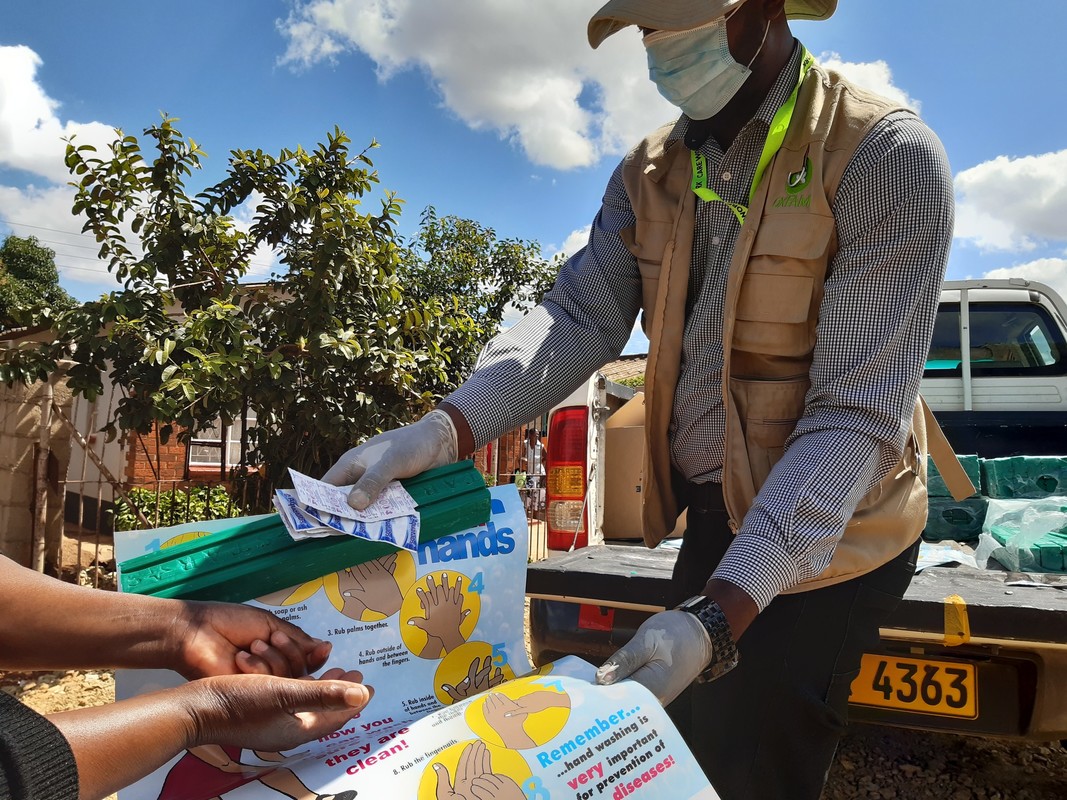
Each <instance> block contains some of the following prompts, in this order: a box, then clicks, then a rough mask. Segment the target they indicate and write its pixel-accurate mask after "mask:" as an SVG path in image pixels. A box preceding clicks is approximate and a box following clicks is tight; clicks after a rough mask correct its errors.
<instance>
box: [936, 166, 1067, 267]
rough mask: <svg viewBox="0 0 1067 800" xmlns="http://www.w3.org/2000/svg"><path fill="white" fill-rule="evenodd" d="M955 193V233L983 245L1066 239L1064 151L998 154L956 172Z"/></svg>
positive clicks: (1030, 245)
mask: <svg viewBox="0 0 1067 800" xmlns="http://www.w3.org/2000/svg"><path fill="white" fill-rule="evenodd" d="M956 193H957V198H958V199H957V207H956V237H957V238H960V239H972V240H973V241H974V243H975V244H977V245H978V247H980V248H982V249H983V250H1014V251H1027V250H1033V249H1034V248H1035V247H1036V246H1037V245H1038V244H1039V243H1040V242H1042V241H1058V242H1062V241H1065V240H1067V227H1065V226H1064V224H1063V220H1064V219H1067V150H1060V151H1058V152H1055V153H1044V154H1042V155H1036V156H1024V157H1021V158H1011V157H1009V156H998V157H997V158H994V159H993V160H992V161H986V162H984V163H982V164H979V165H978V166H976V167H971V168H970V169H967V170H964V171H963V172H961V173H959V175H957V176H956ZM1034 263H1039V262H1034Z"/></svg>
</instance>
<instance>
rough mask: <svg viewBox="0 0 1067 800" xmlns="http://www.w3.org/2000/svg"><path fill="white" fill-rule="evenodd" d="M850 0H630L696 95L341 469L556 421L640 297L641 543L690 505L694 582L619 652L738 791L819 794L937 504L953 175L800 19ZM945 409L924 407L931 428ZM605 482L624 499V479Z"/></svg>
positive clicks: (654, 61)
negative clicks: (856, 686) (865, 662)
mask: <svg viewBox="0 0 1067 800" xmlns="http://www.w3.org/2000/svg"><path fill="white" fill-rule="evenodd" d="M836 5H837V3H836V0H611V2H608V3H607V4H606V5H605V6H604V7H603V8H602V9H601V10H600V11H599V12H597V13H596V14H595V15H594V16H593V18H592V20H591V21H590V23H589V31H588V34H589V40H590V43H591V44H592V45H593V46H594V47H596V46H597V45H599V44H600V43H601V42H602V41H603V40H604V39H605V38H606V37H607V36H610V35H612V34H613V33H615V32H617V31H620V30H623V29H625V28H633V27H636V28H638V29H640V32H641V35H642V41H643V44H644V47H645V50H646V52H647V57H648V63H649V74H650V77H651V78H652V80H653V81H654V82H655V83H656V85H657V87H658V88H659V90H660V92H661V93H662V94H663V95H664V96H665V97H666V98H667V99H668V100H670V101H671V102H672V103H674V104H675V105H676V106H678V108H679V109H680V110H681V111H682V115H681V117H680V118H679V119H678V120H676V121H675V122H672V123H671V124H669V125H667V126H665V127H663V128H661V129H660V130H658V131H656V132H655V133H653V134H652V135H651V136H649V137H648V138H647V139H645V140H644V141H643V142H641V143H640V144H639V145H638V146H637V147H636V148H634V150H632V151H631V152H630V153H629V154H628V155H627V156H626V157H625V158H624V159H623V161H622V163H621V164H620V165H619V166H618V168H617V169H616V171H615V174H614V175H613V176H612V178H611V181H610V182H609V184H608V187H607V190H606V192H605V195H604V200H603V204H602V206H601V209H600V212H599V213H598V215H597V217H596V219H595V220H594V222H593V225H592V228H591V232H590V237H589V242H588V244H587V246H586V247H585V248H584V249H583V250H582V251H580V252H579V253H577V254H576V255H575V256H573V257H572V258H571V259H570V260H569V262H568V263H567V265H566V266H565V267H564V268H563V270H561V272H560V276H559V278H558V280H557V283H556V285H555V287H554V288H553V289H552V291H551V292H550V293H549V294H548V295H546V297H545V300H544V302H543V303H542V304H541V305H540V306H538V307H537V308H536V309H534V310H533V311H531V313H530V314H529V315H528V316H527V317H526V318H525V319H524V320H523V321H522V322H520V323H519V324H518V325H516V326H514V327H513V328H512V329H510V330H508V331H507V332H505V333H503V334H501V335H500V336H498V337H497V338H496V339H494V340H493V341H492V342H491V343H490V344H489V346H488V347H487V348H486V351H485V353H484V354H483V356H482V358H481V360H480V362H479V365H478V368H477V369H476V370H475V372H474V374H473V375H472V376H471V377H470V379H469V380H468V381H467V382H466V383H465V384H464V385H463V386H461V387H460V388H459V389H458V390H457V391H456V392H454V393H453V394H452V395H451V396H449V397H448V398H447V399H446V400H445V401H444V402H443V403H441V405H440V406H439V408H438V409H437V410H435V411H433V412H431V413H430V414H428V415H427V416H426V417H424V418H423V419H422V420H420V421H419V422H417V423H415V424H413V425H410V426H408V427H406V428H402V429H399V430H396V431H390V432H387V433H384V434H381V435H379V436H377V437H374V438H373V439H371V440H369V441H368V442H366V443H365V444H363V445H361V446H360V447H357V448H354V449H353V450H351V451H349V453H347V454H346V455H345V456H343V457H342V459H341V460H340V461H339V462H338V463H337V464H336V465H335V466H334V467H333V468H332V469H331V470H330V472H329V473H328V474H327V476H326V477H327V479H328V480H331V481H334V482H335V483H338V484H347V483H351V482H355V481H358V482H357V483H356V486H355V487H354V489H353V491H352V496H351V497H350V502H352V504H353V505H354V506H356V507H357V508H361V507H365V506H366V505H367V503H369V502H370V500H371V498H372V497H374V496H376V495H377V493H378V491H380V488H381V486H383V485H384V483H385V482H387V481H388V480H390V479H393V478H397V477H405V476H409V475H413V474H416V473H418V472H420V471H422V470H424V469H428V468H430V467H433V466H437V465H439V464H443V463H448V462H450V461H453V460H455V459H456V458H457V457H459V456H462V455H466V454H468V453H470V452H472V451H473V450H474V449H475V448H476V447H479V446H481V445H483V444H485V443H486V442H488V441H491V440H492V439H494V438H496V437H498V436H500V435H501V434H503V433H504V432H505V431H507V430H510V429H513V428H515V427H518V426H519V425H521V424H523V423H524V422H525V421H526V420H530V419H535V418H537V417H538V416H540V415H541V414H542V413H544V412H545V411H546V410H547V409H549V408H551V407H552V406H553V405H555V404H556V403H558V402H560V401H561V400H562V399H563V398H565V397H566V396H567V395H568V394H569V393H570V392H571V391H572V390H573V389H574V388H576V387H577V386H578V385H580V384H581V383H582V382H583V381H584V380H585V379H587V377H588V376H589V375H590V373H591V372H592V371H593V370H594V369H596V368H598V367H599V366H601V365H602V364H604V363H606V362H607V361H610V360H611V359H613V358H616V357H617V356H618V354H619V353H620V352H621V350H622V348H623V346H624V345H625V343H626V341H627V339H628V337H629V334H630V329H631V327H632V325H633V323H634V320H635V319H636V318H637V317H638V314H641V319H642V322H643V325H644V327H645V331H646V333H647V334H648V337H649V343H650V344H649V358H648V369H647V374H646V426H645V427H646V437H647V453H646V469H645V475H646V482H645V486H644V489H643V497H644V501H643V503H644V530H645V540H646V542H647V544H648V545H649V546H655V545H656V544H658V542H659V541H660V540H661V539H662V538H663V536H664V535H665V533H666V532H667V531H669V530H670V529H671V528H672V527H673V524H674V521H675V519H676V518H677V516H678V514H679V513H680V512H681V510H682V509H684V508H688V527H687V530H686V533H685V538H684V541H683V545H682V547H681V551H680V553H679V556H678V561H677V564H676V567H675V573H674V583H675V589H676V594H677V601H678V602H679V606H678V607H677V608H676V609H673V610H670V611H665V612H662V613H660V614H656V615H654V616H653V617H651V618H650V619H649V620H648V621H647V622H646V623H645V624H644V625H643V626H642V627H641V629H640V630H639V631H638V633H637V635H636V636H635V637H634V639H633V640H632V641H631V642H630V643H629V644H628V645H627V646H626V647H624V648H623V649H622V650H620V651H619V652H618V653H616V654H615V655H614V656H612V658H611V659H609V660H608V662H607V663H606V664H604V665H603V667H601V669H600V670H599V671H598V680H599V681H600V682H601V683H612V682H614V681H616V680H620V679H622V678H625V677H632V678H634V679H636V680H638V681H640V682H641V683H643V684H644V685H645V686H647V687H648V688H649V689H651V690H652V691H653V692H654V693H655V694H656V696H657V697H658V698H659V699H660V700H661V701H662V702H663V703H665V704H668V703H669V704H670V705H669V710H670V712H671V716H672V718H673V719H674V721H675V722H676V724H677V725H678V727H679V729H680V730H681V731H682V733H683V735H684V736H685V737H686V740H687V742H688V743H689V745H690V747H691V748H692V750H693V751H694V753H695V754H696V756H697V758H698V759H699V760H700V763H701V765H702V767H703V768H704V770H705V772H706V773H707V774H708V777H709V778H710V780H711V782H712V783H713V785H714V786H715V788H716V790H717V791H718V793H719V794H720V796H721V797H722V798H724V800H747V799H748V798H761V800H762V799H763V798H791V799H792V800H796V799H797V798H811V799H812V800H814V799H815V798H817V797H818V796H819V794H820V792H821V789H822V786H823V783H824V781H825V775H826V771H827V769H828V768H829V766H830V763H831V761H832V759H833V754H834V751H835V748H836V746H837V742H838V740H839V738H840V736H841V733H842V731H843V729H844V725H845V722H846V713H847V701H848V694H849V686H850V684H851V681H852V678H853V677H854V676H855V675H856V673H857V670H858V668H859V662H860V656H861V654H862V652H863V651H864V649H866V648H869V647H871V646H873V645H875V644H876V643H877V641H878V628H879V625H880V623H881V622H882V621H883V620H884V619H885V617H886V615H887V614H888V613H889V612H890V611H891V610H892V608H893V607H894V605H895V604H896V603H897V602H898V601H899V599H900V597H901V596H902V595H903V593H904V591H905V590H906V588H907V586H908V583H909V582H910V580H911V576H912V574H913V571H914V559H915V554H916V551H917V548H918V539H919V535H920V533H921V531H922V528H923V526H924V523H925V517H926V485H925V484H926V466H925V456H926V452H927V441H926V440H927V434H928V428H927V424H926V423H927V421H928V417H927V416H926V415H924V414H923V413H922V411H923V407H922V404H921V401H919V399H918V386H919V380H920V378H921V376H922V371H923V365H924V362H925V357H926V353H927V348H928V346H929V340H930V335H931V331H932V327H933V320H934V316H935V313H936V309H937V303H938V297H939V292H940V286H941V282H942V279H943V277H944V270H945V264H946V261H947V258H948V250H949V245H950V242H951V235H952V220H953V191H952V177H951V172H950V170H949V166H948V164H947V160H946V158H945V154H944V151H943V149H942V147H941V145H940V143H939V142H938V140H937V138H936V136H934V135H933V133H931V132H930V130H929V129H928V128H927V127H926V126H925V125H924V124H923V122H922V121H921V120H919V118H918V117H917V116H916V115H915V114H913V113H912V112H910V111H907V110H905V109H900V108H895V107H894V106H892V105H891V104H890V103H889V102H887V101H885V100H883V99H881V98H879V97H876V96H874V95H872V94H870V93H868V92H865V91H862V90H860V89H858V88H856V87H853V86H852V85H850V84H849V83H848V82H847V81H845V80H844V79H843V78H842V77H841V76H839V75H837V74H835V73H832V72H827V71H825V70H823V69H822V68H821V67H820V66H819V65H818V64H817V63H815V62H814V59H813V58H812V57H811V56H810V54H809V53H808V52H807V50H806V49H805V48H804V47H803V46H802V45H801V44H800V43H799V42H797V41H796V40H795V39H794V38H793V36H792V33H791V31H790V27H789V23H788V19H790V18H794V19H795V18H800V19H825V18H826V17H828V16H830V15H831V14H832V13H833V11H834V10H835V8H836ZM935 432H936V426H935V428H932V429H931V430H930V433H931V434H933V433H935ZM609 501H610V500H609Z"/></svg>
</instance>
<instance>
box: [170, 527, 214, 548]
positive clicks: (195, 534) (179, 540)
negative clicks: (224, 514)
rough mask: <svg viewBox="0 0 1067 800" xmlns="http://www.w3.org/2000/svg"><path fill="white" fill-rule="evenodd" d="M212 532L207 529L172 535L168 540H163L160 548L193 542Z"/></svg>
mask: <svg viewBox="0 0 1067 800" xmlns="http://www.w3.org/2000/svg"><path fill="white" fill-rule="evenodd" d="M210 535H211V534H210V533H208V532H207V531H189V532H188V533H179V534H178V535H177V536H172V537H170V538H169V539H167V541H165V542H163V544H161V545H160V546H159V549H160V550H166V549H167V548H168V547H174V546H175V545H179V544H185V543H186V542H191V541H193V539H203V538H204V537H205V536H210Z"/></svg>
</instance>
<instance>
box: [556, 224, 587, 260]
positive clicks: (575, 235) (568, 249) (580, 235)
mask: <svg viewBox="0 0 1067 800" xmlns="http://www.w3.org/2000/svg"><path fill="white" fill-rule="evenodd" d="M592 227H593V226H592V225H586V226H585V227H584V228H579V229H578V230H576V231H571V232H570V234H568V236H567V238H566V239H564V240H563V244H561V245H560V246H559V248H558V249H557V250H556V251H555V252H557V253H563V255H564V256H566V257H567V258H570V257H571V256H573V255H574V254H575V253H577V252H578V251H579V250H581V249H582V248H583V247H585V246H586V245H587V244H589V232H590V231H591V230H592Z"/></svg>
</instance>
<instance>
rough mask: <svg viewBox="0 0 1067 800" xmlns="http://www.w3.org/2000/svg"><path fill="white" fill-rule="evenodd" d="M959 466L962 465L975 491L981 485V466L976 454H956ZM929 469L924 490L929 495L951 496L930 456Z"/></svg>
mask: <svg viewBox="0 0 1067 800" xmlns="http://www.w3.org/2000/svg"><path fill="white" fill-rule="evenodd" d="M956 458H957V459H959V462H960V466H961V467H963V471H964V472H966V473H967V477H968V478H970V479H971V483H973V484H974V488H975V490H976V491H977V490H978V487H979V486H981V485H982V468H981V464H980V463H979V459H978V456H961V455H957V456H956ZM928 464H929V469H928V471H927V482H926V492H927V494H928V495H929V496H930V497H952V492H950V491H949V490H948V487H947V486H946V485H945V479H944V478H942V477H941V473H940V472H938V469H937V464H935V463H934V460H933V459H932V458H931V459H930V461H929V462H928Z"/></svg>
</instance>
